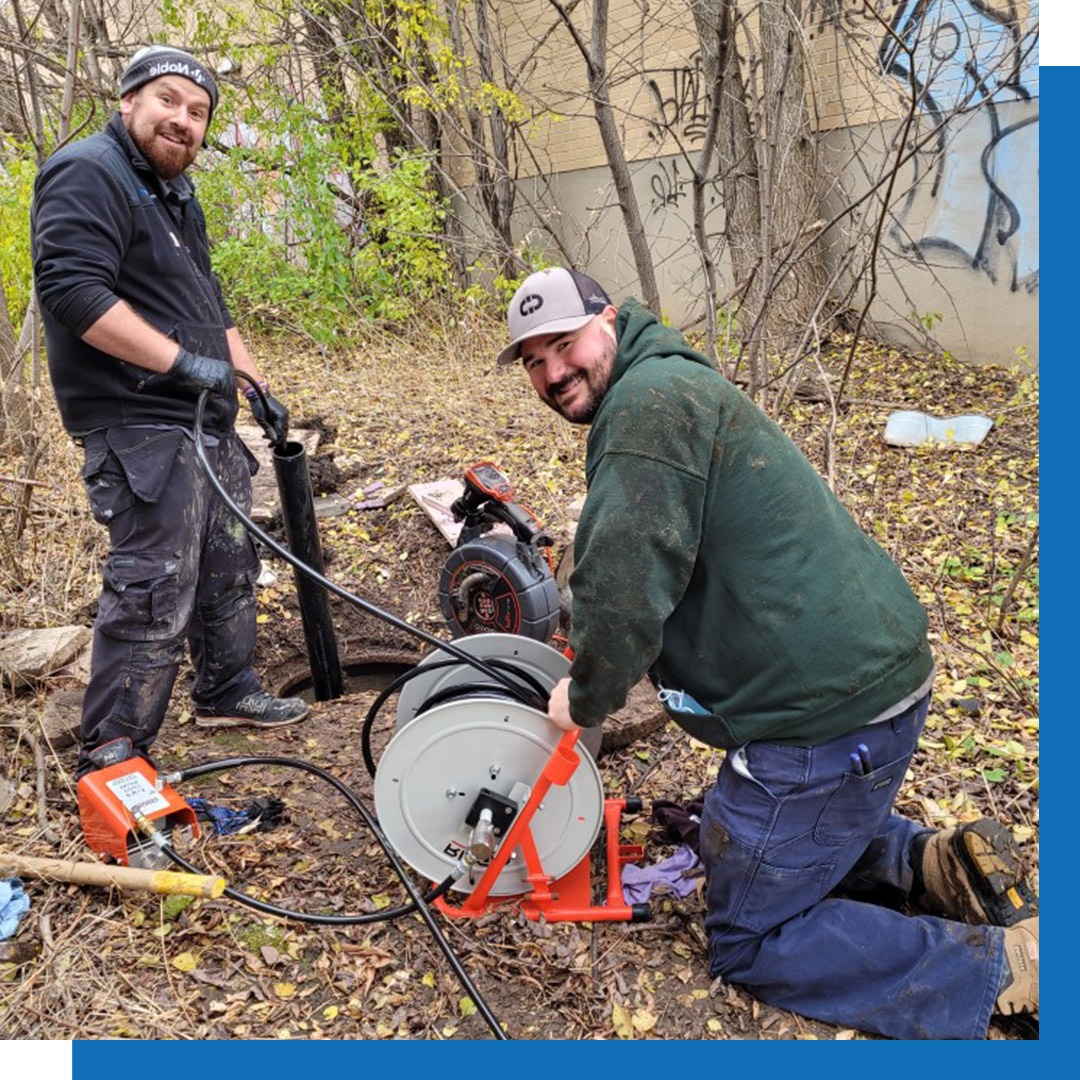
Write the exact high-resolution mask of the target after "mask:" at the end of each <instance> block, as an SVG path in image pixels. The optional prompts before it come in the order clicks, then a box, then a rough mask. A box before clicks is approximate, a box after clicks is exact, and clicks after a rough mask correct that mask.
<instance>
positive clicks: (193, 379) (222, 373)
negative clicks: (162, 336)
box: [165, 349, 236, 398]
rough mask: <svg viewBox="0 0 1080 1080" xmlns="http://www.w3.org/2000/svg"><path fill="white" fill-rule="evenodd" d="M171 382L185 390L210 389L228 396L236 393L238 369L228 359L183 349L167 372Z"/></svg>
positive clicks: (196, 391) (225, 396)
mask: <svg viewBox="0 0 1080 1080" xmlns="http://www.w3.org/2000/svg"><path fill="white" fill-rule="evenodd" d="M165 375H166V377H167V378H168V379H169V381H170V382H172V383H174V384H175V385H177V386H179V387H181V388H182V389H184V390H194V391H195V393H199V391H201V390H209V391H211V393H214V394H220V395H221V396H222V397H224V398H227V397H230V396H232V395H235V394H236V370H235V368H233V366H232V364H230V363H229V361H228V360H215V359H214V358H213V357H212V356H197V355H196V354H195V353H193V352H188V351H187V349H181V350H180V352H179V353H178V354H177V357H176V360H175V361H174V363H173V366H172V367H171V368H169V370H168V371H167V372H165Z"/></svg>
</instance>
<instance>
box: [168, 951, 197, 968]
mask: <svg viewBox="0 0 1080 1080" xmlns="http://www.w3.org/2000/svg"><path fill="white" fill-rule="evenodd" d="M172 966H173V967H174V968H176V970H177V971H194V970H195V969H196V968H197V967H198V966H199V962H198V960H196V959H195V957H194V956H193V955H192V954H191V953H189V952H182V953H181V954H180V955H179V956H174V957H173V962H172Z"/></svg>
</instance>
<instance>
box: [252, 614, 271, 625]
mask: <svg viewBox="0 0 1080 1080" xmlns="http://www.w3.org/2000/svg"><path fill="white" fill-rule="evenodd" d="M255 621H256V622H257V623H268V622H269V621H270V616H269V615H267V614H266V613H265V612H260V613H259V614H258V615H256V616H255Z"/></svg>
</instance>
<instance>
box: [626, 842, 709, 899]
mask: <svg viewBox="0 0 1080 1080" xmlns="http://www.w3.org/2000/svg"><path fill="white" fill-rule="evenodd" d="M700 867H701V859H699V858H698V854H697V852H696V851H694V849H693V848H692V847H690V845H689V844H683V845H681V846H680V847H679V849H678V850H677V851H676V852H675V854H674V855H672V856H671V857H670V858H668V859H664V861H663V862H658V863H656V864H655V865H654V866H636V865H634V864H633V863H629V864H627V865H626V866H624V867H623V869H622V887H623V896H624V897H625V898H626V902H627V903H628V904H644V903H645V901H646V900H648V899H649V894H650V893H651V892H652V891H653V889H654V888H655V887H656V886H658V885H661V886H665V887H666V888H668V889H670V890H671V891H672V892H673V893H675V895H676V896H678V897H680V898H682V897H684V896H689V895H690V894H691V893H692V892H693V891H694V889H695V888H696V887H697V881H698V879H699V878H700V877H701V873H700V872H698V871H699V869H700Z"/></svg>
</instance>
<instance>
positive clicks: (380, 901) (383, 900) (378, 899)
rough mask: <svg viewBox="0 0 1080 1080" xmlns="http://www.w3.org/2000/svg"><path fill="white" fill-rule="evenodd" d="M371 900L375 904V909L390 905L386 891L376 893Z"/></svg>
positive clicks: (379, 909) (378, 909)
mask: <svg viewBox="0 0 1080 1080" xmlns="http://www.w3.org/2000/svg"><path fill="white" fill-rule="evenodd" d="M371 902H372V903H373V904H374V905H375V910H376V911H382V909H383V908H388V907H389V906H390V897H389V896H387V895H386V893H376V894H375V895H374V896H373V897H372V898H371Z"/></svg>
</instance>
